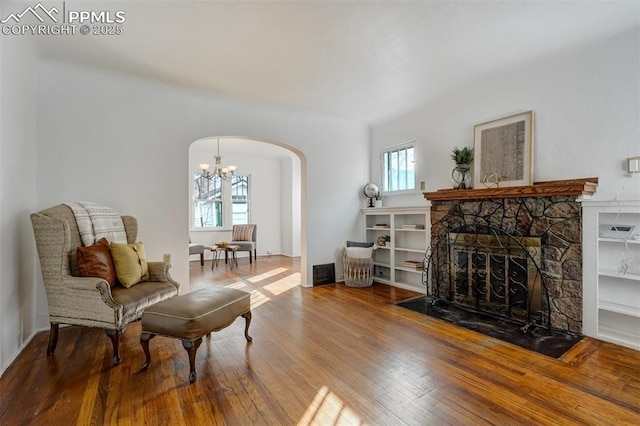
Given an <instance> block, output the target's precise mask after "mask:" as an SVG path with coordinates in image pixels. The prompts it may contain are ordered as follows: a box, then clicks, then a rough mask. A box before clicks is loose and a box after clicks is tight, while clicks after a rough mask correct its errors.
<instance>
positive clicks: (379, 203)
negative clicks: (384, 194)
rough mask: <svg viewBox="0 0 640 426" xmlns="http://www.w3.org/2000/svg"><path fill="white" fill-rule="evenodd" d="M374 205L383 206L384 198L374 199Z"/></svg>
mask: <svg viewBox="0 0 640 426" xmlns="http://www.w3.org/2000/svg"><path fill="white" fill-rule="evenodd" d="M373 206H374V207H382V200H374V201H373Z"/></svg>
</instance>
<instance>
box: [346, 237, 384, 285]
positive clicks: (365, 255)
mask: <svg viewBox="0 0 640 426" xmlns="http://www.w3.org/2000/svg"><path fill="white" fill-rule="evenodd" d="M375 249H376V247H375V245H374V243H359V242H354V241H347V242H346V244H345V247H344V248H343V251H342V263H343V265H344V283H345V285H346V286H348V287H369V286H371V285H372V284H373V258H374V256H375Z"/></svg>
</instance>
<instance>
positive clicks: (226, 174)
mask: <svg viewBox="0 0 640 426" xmlns="http://www.w3.org/2000/svg"><path fill="white" fill-rule="evenodd" d="M213 158H214V159H215V160H216V164H215V166H214V168H213V172H210V171H209V168H210V167H211V165H210V164H207V163H202V164H199V166H200V169H202V177H204V178H206V179H209V180H211V179H213V178H214V177H215V176H218V177H219V178H220V179H223V180H226V181H230V180H231V178H232V177H233V176H234V175H235V172H236V169H237V168H238V167H237V166H233V165H228V166H223V165H222V156H221V155H220V139H218V153H217V154H216V155H214V156H213Z"/></svg>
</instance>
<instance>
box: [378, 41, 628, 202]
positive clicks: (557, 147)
mask: <svg viewBox="0 0 640 426" xmlns="http://www.w3.org/2000/svg"><path fill="white" fill-rule="evenodd" d="M470 66H472V64H470ZM525 110H534V112H535V144H534V146H535V158H534V181H546V180H556V179H571V178H583V177H592V176H597V177H599V178H600V183H599V186H598V193H597V195H596V196H597V197H598V198H601V199H612V198H613V197H614V196H615V195H616V194H619V197H620V198H621V199H624V198H626V199H638V197H639V196H640V176H637V175H636V176H634V177H633V178H631V179H630V178H629V177H628V176H627V175H626V174H625V172H624V171H625V170H626V169H625V168H624V160H625V158H626V157H632V156H638V155H640V30H638V29H636V30H635V31H630V32H626V33H623V34H620V35H618V36H616V37H612V38H610V39H607V40H603V41H600V42H598V43H595V44H591V45H586V46H581V47H578V48H575V49H572V50H569V51H564V52H559V53H555V54H551V55H548V56H546V57H543V58H539V59H538V60H536V61H534V62H532V63H528V64H524V65H522V66H521V67H519V68H516V69H508V70H504V71H502V72H497V73H493V74H491V75H486V76H478V79H476V80H473V81H469V82H466V84H464V85H461V86H460V87H459V88H458V89H457V90H455V91H452V92H450V93H447V94H446V95H445V96H442V97H441V98H439V99H436V100H434V101H433V102H432V103H430V104H428V105H425V106H424V107H422V108H420V109H418V110H416V111H412V112H411V113H408V114H406V115H404V116H402V117H398V118H396V119H393V120H389V121H387V122H384V123H378V124H376V125H374V126H372V143H371V147H372V151H371V153H372V155H371V170H372V180H373V181H374V182H379V181H380V172H379V170H380V167H379V151H380V150H381V149H382V148H384V147H387V146H391V145H395V144H398V143H402V142H407V141H410V140H413V139H415V140H417V149H419V152H418V157H417V158H418V167H419V168H420V171H419V179H421V180H425V181H426V187H427V191H434V190H437V189H442V188H451V169H452V168H453V166H454V164H453V162H452V161H451V160H450V159H449V155H450V153H451V149H452V148H453V147H454V146H458V147H463V146H469V147H472V146H473V125H474V124H476V123H481V122H484V121H486V120H491V119H494V118H498V117H500V116H504V115H508V114H511V113H516V112H521V111H525ZM623 187H624V190H623ZM384 202H385V205H407V204H409V205H419V203H423V201H422V200H421V195H420V196H417V195H413V196H407V197H404V196H397V197H392V196H386V197H385V199H384Z"/></svg>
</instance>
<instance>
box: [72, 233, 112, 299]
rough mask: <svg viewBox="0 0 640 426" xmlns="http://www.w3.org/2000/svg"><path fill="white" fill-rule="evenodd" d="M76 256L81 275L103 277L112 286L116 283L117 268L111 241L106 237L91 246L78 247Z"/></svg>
mask: <svg viewBox="0 0 640 426" xmlns="http://www.w3.org/2000/svg"><path fill="white" fill-rule="evenodd" d="M76 258H77V260H78V269H79V270H80V275H81V276H83V277H97V278H102V279H104V280H106V281H107V282H108V283H109V285H110V286H111V287H114V286H115V285H116V283H117V281H116V268H115V267H114V265H113V258H112V257H111V249H110V248H109V241H108V240H107V239H106V238H102V239H101V240H100V241H98V242H97V243H95V244H94V245H92V246H89V247H78V249H77V250H76Z"/></svg>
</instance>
